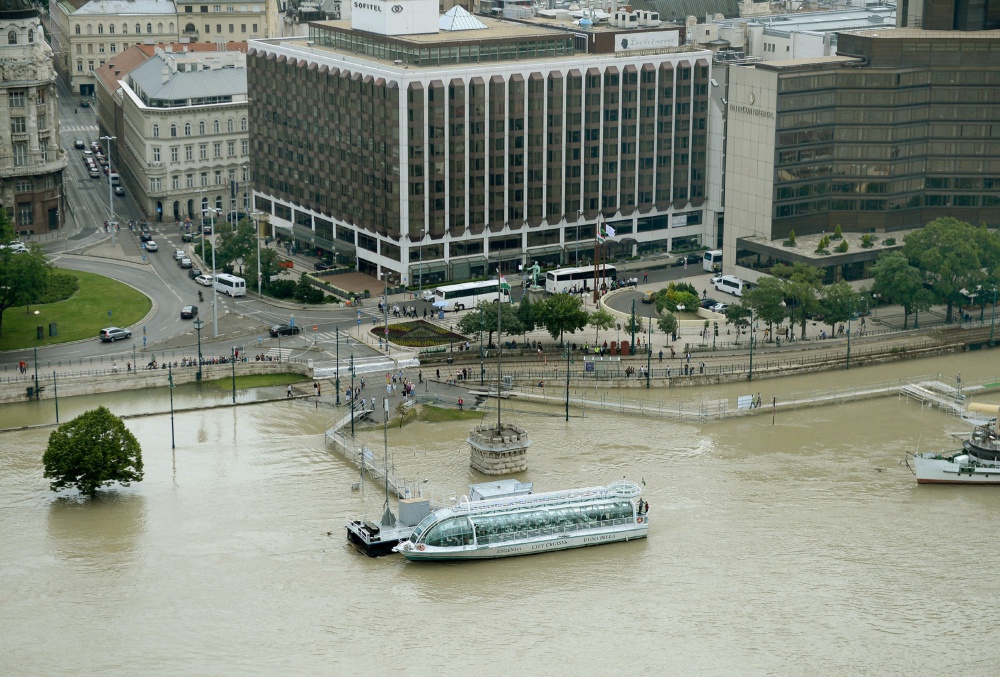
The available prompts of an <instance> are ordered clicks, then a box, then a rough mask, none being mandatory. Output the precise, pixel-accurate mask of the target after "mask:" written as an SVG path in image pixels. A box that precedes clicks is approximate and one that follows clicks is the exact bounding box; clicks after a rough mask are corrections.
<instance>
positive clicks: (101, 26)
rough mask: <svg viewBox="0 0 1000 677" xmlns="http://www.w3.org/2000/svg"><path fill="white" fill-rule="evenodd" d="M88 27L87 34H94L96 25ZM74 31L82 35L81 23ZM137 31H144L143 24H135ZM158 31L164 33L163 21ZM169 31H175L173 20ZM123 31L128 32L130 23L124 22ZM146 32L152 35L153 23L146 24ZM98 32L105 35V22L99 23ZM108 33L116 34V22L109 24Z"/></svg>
mask: <svg viewBox="0 0 1000 677" xmlns="http://www.w3.org/2000/svg"><path fill="white" fill-rule="evenodd" d="M86 29H87V30H86V33H87V35H93V34H94V27H93V26H92V25H91V24H87V25H86ZM73 32H74V33H75V34H76V35H81V29H80V24H77V25H76V26H74V27H73ZM135 32H136V33H137V34H141V33H142V24H138V23H137V24H136V25H135ZM156 32H157V33H163V24H162V23H158V24H156ZM167 32H168V33H173V32H174V22H173V21H171V22H170V23H169V24H167ZM122 33H124V34H128V24H126V23H123V24H122ZM146 33H148V34H150V35H151V34H152V33H153V24H151V23H147V24H146ZM97 34H98V35H104V24H97ZM108 34H109V35H114V34H115V26H114V24H110V25H108Z"/></svg>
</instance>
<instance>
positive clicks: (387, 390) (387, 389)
mask: <svg viewBox="0 0 1000 677" xmlns="http://www.w3.org/2000/svg"><path fill="white" fill-rule="evenodd" d="M385 394H386V397H388V396H389V395H392V384H391V383H386V384H385Z"/></svg>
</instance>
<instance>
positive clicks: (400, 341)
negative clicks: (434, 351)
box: [370, 320, 466, 348]
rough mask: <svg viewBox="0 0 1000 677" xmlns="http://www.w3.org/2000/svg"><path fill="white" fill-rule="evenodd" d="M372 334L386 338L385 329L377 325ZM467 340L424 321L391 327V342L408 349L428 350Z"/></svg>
mask: <svg viewBox="0 0 1000 677" xmlns="http://www.w3.org/2000/svg"><path fill="white" fill-rule="evenodd" d="M370 333H371V335H372V336H373V337H374V338H382V337H384V336H385V327H384V326H383V325H376V326H374V327H372V328H371V330H370ZM465 340H466V337H465V336H462V335H461V334H456V333H455V332H452V331H448V330H447V329H444V328H442V327H439V326H437V325H436V324H431V323H430V322H424V321H423V320H414V321H412V322H403V323H400V324H390V325H389V341H391V342H392V343H395V344H396V345H398V346H406V347H408V348H427V347H429V346H439V345H443V344H448V343H451V342H452V341H465Z"/></svg>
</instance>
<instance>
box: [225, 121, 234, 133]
mask: <svg viewBox="0 0 1000 677" xmlns="http://www.w3.org/2000/svg"><path fill="white" fill-rule="evenodd" d="M226 131H230V132H231V131H233V120H232V118H230V119H229V120H227V121H226Z"/></svg>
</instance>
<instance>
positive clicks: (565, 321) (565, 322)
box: [535, 294, 590, 340]
mask: <svg viewBox="0 0 1000 677" xmlns="http://www.w3.org/2000/svg"><path fill="white" fill-rule="evenodd" d="M535 310H536V316H537V319H536V322H537V323H538V324H539V325H541V326H542V327H545V331H547V332H549V336H551V337H552V338H553V339H560V340H562V337H563V334H564V333H565V332H567V331H568V332H569V333H571V334H572V333H574V332H576V331H578V330H580V329H583V328H584V327H586V326H587V321H588V320H589V319H590V314H589V313H588V312H587V311H586V310H584V309H583V303H582V302H581V301H580V297H579V296H577V295H576V294H553V295H552V296H550V297H548V298H547V299H545V300H544V301H542V302H541V303H539V304H537V307H536V309H535Z"/></svg>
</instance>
